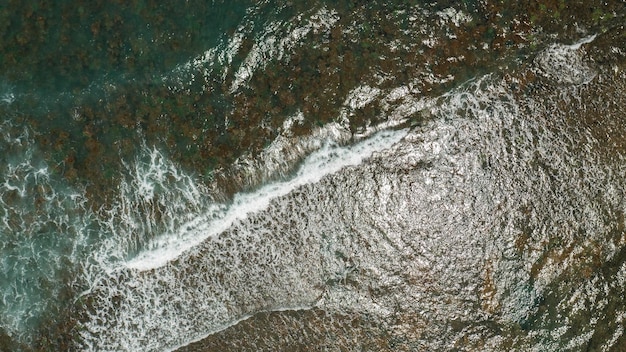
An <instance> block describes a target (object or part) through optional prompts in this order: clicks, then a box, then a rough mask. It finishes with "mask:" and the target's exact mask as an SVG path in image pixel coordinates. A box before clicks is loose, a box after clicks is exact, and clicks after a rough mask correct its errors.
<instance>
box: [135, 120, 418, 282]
mask: <svg viewBox="0 0 626 352" xmlns="http://www.w3.org/2000/svg"><path fill="white" fill-rule="evenodd" d="M407 132H408V130H406V129H404V130H399V131H383V132H379V133H377V134H375V135H374V136H372V137H371V138H369V139H366V140H364V141H362V142H359V143H357V144H355V145H352V146H348V147H339V146H337V145H334V144H330V143H327V144H326V145H325V146H324V147H323V148H321V149H320V150H318V151H316V152H314V153H312V154H311V155H310V156H309V157H307V158H306V159H305V161H304V163H303V165H302V166H301V167H300V169H299V171H298V172H297V174H296V175H295V176H294V177H293V178H291V179H289V180H286V181H281V182H275V183H270V184H268V185H265V186H263V187H261V188H260V189H258V190H256V191H254V192H251V193H239V194H237V195H236V196H235V198H234V200H233V203H232V204H231V205H230V206H228V207H226V206H223V205H221V206H220V205H217V206H216V207H215V211H212V212H209V213H205V214H202V215H200V216H198V217H196V218H195V219H193V220H191V221H189V222H187V223H185V224H183V225H182V226H181V227H180V228H179V229H178V230H177V231H176V232H175V233H169V234H165V235H164V236H162V237H161V238H160V239H159V240H158V241H157V242H156V243H155V245H154V247H155V248H154V249H152V250H148V251H144V252H142V253H139V254H138V255H137V256H136V257H134V258H132V259H130V260H128V261H127V262H126V266H127V267H128V268H131V269H137V270H141V271H144V270H150V269H154V268H158V267H161V266H163V265H165V264H167V263H168V262H170V261H172V260H174V259H176V258H178V257H179V256H180V255H181V254H182V253H183V252H185V251H187V250H189V249H191V248H193V247H195V246H197V245H199V244H200V243H202V242H203V241H204V240H206V239H207V238H209V237H211V236H216V235H218V234H220V233H222V232H224V231H225V230H226V229H228V228H229V227H230V226H231V225H232V224H233V223H235V222H236V221H238V220H242V219H244V218H246V217H247V216H248V214H250V213H253V212H257V211H260V210H263V209H265V208H267V206H268V205H269V203H270V201H271V200H272V199H275V198H278V197H281V196H284V195H286V194H288V193H290V192H291V191H293V190H294V189H296V188H298V187H300V186H303V185H306V184H310V183H315V182H318V181H319V180H321V179H322V178H323V177H324V176H326V175H329V174H333V173H335V172H337V171H339V170H341V169H342V168H344V167H347V166H355V165H359V164H360V163H361V162H363V160H364V159H366V158H368V157H370V156H371V155H372V154H373V153H375V152H378V151H382V150H384V149H387V148H389V147H391V146H392V145H394V144H395V143H396V142H398V141H399V140H400V139H402V138H403V137H404V136H405V135H406V134H407ZM220 209H223V210H221V211H220Z"/></svg>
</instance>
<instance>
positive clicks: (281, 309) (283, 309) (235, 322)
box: [167, 305, 315, 352]
mask: <svg viewBox="0 0 626 352" xmlns="http://www.w3.org/2000/svg"><path fill="white" fill-rule="evenodd" d="M313 308H315V305H306V306H294V307H278V308H273V309H267V310H260V311H257V312H254V313H252V314H246V315H244V316H242V317H241V318H238V319H236V320H233V321H231V322H229V323H227V324H224V325H222V326H220V327H218V328H217V329H214V330H211V331H210V332H208V333H206V334H202V335H201V336H198V337H197V338H195V339H193V340H191V341H188V342H185V343H184V344H180V345H178V346H176V347H174V348H171V349H168V350H167V352H172V351H176V350H178V349H179V348H182V347H185V346H189V345H191V344H192V343H196V342H199V341H202V340H204V339H206V338H207V337H209V336H211V335H214V334H217V333H219V332H221V331H224V330H226V329H228V328H231V327H233V326H236V325H238V324H239V323H241V322H243V321H246V320H248V319H250V318H252V317H254V316H255V315H257V314H261V313H276V312H299V311H303V310H311V309H313Z"/></svg>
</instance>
